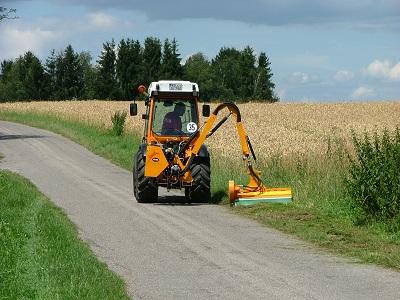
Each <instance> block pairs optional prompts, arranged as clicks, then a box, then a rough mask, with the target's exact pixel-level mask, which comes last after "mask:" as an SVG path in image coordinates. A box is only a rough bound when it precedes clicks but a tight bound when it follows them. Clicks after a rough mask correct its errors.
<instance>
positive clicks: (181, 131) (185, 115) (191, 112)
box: [153, 99, 197, 136]
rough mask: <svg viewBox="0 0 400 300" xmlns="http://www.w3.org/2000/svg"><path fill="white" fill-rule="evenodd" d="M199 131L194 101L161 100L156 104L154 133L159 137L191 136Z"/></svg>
mask: <svg viewBox="0 0 400 300" xmlns="http://www.w3.org/2000/svg"><path fill="white" fill-rule="evenodd" d="M196 130H197V110H196V104H195V101H194V100H190V99H184V100H183V99H182V100H181V99H174V100H170V99H159V101H156V102H155V107H154V114H153V132H154V133H155V134H158V135H175V136H178V135H190V134H192V133H193V132H195V131H196Z"/></svg>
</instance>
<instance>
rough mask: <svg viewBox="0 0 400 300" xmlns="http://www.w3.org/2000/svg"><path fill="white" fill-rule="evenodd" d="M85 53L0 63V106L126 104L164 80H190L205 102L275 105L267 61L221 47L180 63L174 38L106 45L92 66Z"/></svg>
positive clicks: (65, 51) (27, 56)
mask: <svg viewBox="0 0 400 300" xmlns="http://www.w3.org/2000/svg"><path fill="white" fill-rule="evenodd" d="M92 61H93V58H92V56H91V54H90V53H89V52H86V51H83V52H80V53H78V52H76V51H75V50H74V49H73V47H72V46H71V45H68V46H67V47H66V48H65V49H63V50H61V51H58V52H56V51H55V50H52V51H51V53H50V54H49V56H48V57H47V58H46V59H45V60H44V61H41V60H40V59H39V58H38V57H37V56H35V54H33V53H32V52H30V51H28V52H26V53H25V54H24V55H22V56H20V57H18V58H16V59H14V60H4V61H3V62H1V66H0V70H1V75H0V102H5V101H26V100H70V99H110V100H130V99H132V98H133V97H134V96H135V94H136V90H137V87H138V86H139V85H140V84H146V85H148V84H149V83H150V82H152V81H157V80H162V79H173V80H190V81H194V82H197V83H198V84H199V86H200V92H201V98H202V99H203V100H235V101H251V100H263V101H267V102H276V101H278V98H277V97H276V95H275V94H274V87H275V85H274V83H273V82H272V76H273V74H272V71H271V68H270V61H269V58H268V56H267V55H266V54H265V53H264V52H261V53H260V54H259V55H258V56H256V55H255V53H254V50H253V49H252V48H251V47H249V46H247V47H246V48H244V49H243V50H238V49H235V48H227V47H223V48H221V49H220V51H219V53H218V54H217V55H216V56H215V57H214V58H213V59H211V60H209V59H207V57H206V56H205V55H204V54H202V53H200V52H199V53H196V54H193V55H191V56H190V57H189V58H188V59H187V60H186V61H185V62H184V63H183V61H182V58H181V55H180V53H179V50H178V43H177V41H176V40H175V39H173V40H169V39H166V40H165V41H164V42H161V40H160V39H158V38H154V37H148V38H146V39H145V40H144V43H143V45H142V44H141V43H140V42H139V41H138V40H133V39H122V40H121V41H120V42H119V43H118V44H116V43H115V42H114V40H112V41H110V42H105V43H104V44H103V48H102V51H101V54H100V55H99V57H98V58H97V60H96V62H95V63H93V62H92Z"/></svg>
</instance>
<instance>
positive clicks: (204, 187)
mask: <svg viewBox="0 0 400 300" xmlns="http://www.w3.org/2000/svg"><path fill="white" fill-rule="evenodd" d="M190 173H191V174H192V178H193V182H192V186H191V187H188V188H187V190H186V191H185V195H186V198H187V199H188V200H189V201H190V202H198V203H199V202H200V203H208V202H210V200H211V192H210V184H211V170H210V158H209V157H196V158H195V159H194V161H193V163H192V165H191V166H190Z"/></svg>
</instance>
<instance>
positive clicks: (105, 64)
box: [96, 40, 119, 99]
mask: <svg viewBox="0 0 400 300" xmlns="http://www.w3.org/2000/svg"><path fill="white" fill-rule="evenodd" d="M97 63H98V74H97V75H98V76H97V88H96V90H97V97H99V98H100V99H117V98H119V90H118V82H117V76H116V55H115V42H114V40H112V41H111V42H106V43H104V44H103V51H102V52H101V54H100V56H99V60H98V61H97Z"/></svg>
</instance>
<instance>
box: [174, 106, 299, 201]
mask: <svg viewBox="0 0 400 300" xmlns="http://www.w3.org/2000/svg"><path fill="white" fill-rule="evenodd" d="M224 108H227V109H228V110H229V114H228V115H226V116H225V117H224V118H222V119H221V120H220V121H219V122H218V123H217V124H216V125H215V126H214V127H213V125H214V123H215V122H216V120H217V116H218V113H219V112H220V111H222V110H223V109H224ZM231 115H234V116H235V117H236V129H237V132H238V135H239V141H240V145H241V148H242V153H243V161H244V162H245V165H246V168H247V171H248V174H249V176H250V179H249V183H248V184H247V185H246V186H241V185H236V184H235V183H234V181H233V180H230V181H229V187H228V195H229V201H230V203H231V204H232V205H250V204H255V203H259V202H268V203H270V202H278V203H287V202H290V201H291V199H292V191H291V189H290V188H267V187H266V186H264V185H263V183H262V180H261V178H260V175H261V172H260V171H257V170H255V169H254V168H253V165H252V161H251V156H252V158H253V159H254V160H256V156H255V153H254V151H253V147H252V145H251V143H250V139H249V137H248V136H247V134H246V131H245V130H244V127H243V123H242V120H241V115H240V111H239V108H238V107H237V106H236V105H235V104H234V103H231V102H226V103H222V104H220V105H218V106H217V107H216V108H215V110H214V111H213V112H212V114H211V115H210V117H209V118H208V119H207V121H206V123H205V125H204V127H203V128H202V130H198V131H196V132H195V133H193V134H192V136H191V137H190V138H189V140H188V141H187V144H186V146H185V147H183V148H182V149H181V152H182V151H187V149H188V148H189V147H190V146H191V145H192V146H193V147H191V155H190V158H189V160H188V161H187V163H186V164H185V166H184V168H183V170H182V171H181V174H182V175H183V174H184V173H185V172H186V171H187V170H188V169H189V167H190V164H191V162H192V161H193V159H194V157H195V156H196V155H197V154H198V153H199V151H200V148H201V146H202V145H203V143H204V141H205V140H206V139H207V138H208V137H210V136H211V135H212V134H214V132H215V131H216V130H218V128H219V127H221V125H222V124H223V123H224V122H226V120H228V118H229V117H230V116H231ZM250 154H251V156H250Z"/></svg>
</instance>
